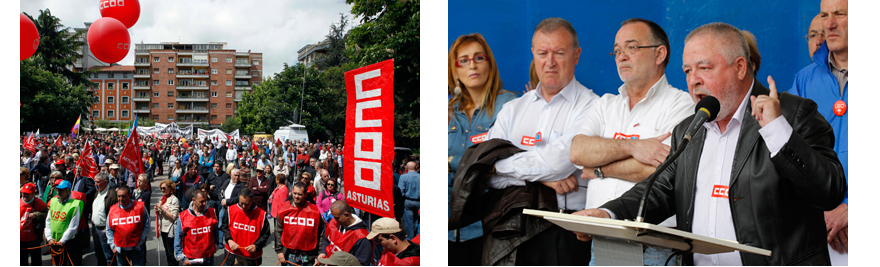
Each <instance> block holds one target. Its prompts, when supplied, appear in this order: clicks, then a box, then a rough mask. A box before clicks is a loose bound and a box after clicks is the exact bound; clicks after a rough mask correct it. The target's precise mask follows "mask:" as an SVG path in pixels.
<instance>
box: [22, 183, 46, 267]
mask: <svg viewBox="0 0 880 267" xmlns="http://www.w3.org/2000/svg"><path fill="white" fill-rule="evenodd" d="M20 192H21V199H20V200H19V204H18V206H19V218H21V219H20V220H19V229H20V230H21V237H20V239H19V247H21V254H20V255H19V259H21V262H20V265H21V266H26V265H41V264H40V263H41V262H42V258H40V249H26V248H34V247H38V246H40V243H43V239H42V238H40V232H42V231H43V227H44V226H43V225H42V223H40V222H42V220H45V217H46V210H47V207H46V202H43V200H41V199H40V198H36V197H34V193H36V192H37V186H36V185H34V184H32V183H26V184H24V186H22V187H21V190H20ZM28 257H30V259H31V260H30V262H31V263H30V264H28Z"/></svg>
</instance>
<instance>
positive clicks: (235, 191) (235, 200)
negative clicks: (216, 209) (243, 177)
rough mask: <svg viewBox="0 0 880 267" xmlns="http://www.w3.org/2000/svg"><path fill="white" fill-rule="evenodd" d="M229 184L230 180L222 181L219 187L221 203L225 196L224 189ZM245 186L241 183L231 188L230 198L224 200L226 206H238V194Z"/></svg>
mask: <svg viewBox="0 0 880 267" xmlns="http://www.w3.org/2000/svg"><path fill="white" fill-rule="evenodd" d="M231 182H232V179H227V180H226V181H223V185H221V186H220V201H223V199H224V197H225V196H226V187H227V186H229V183H231ZM245 186H247V184H245V183H243V182H241V181H239V182H238V183H237V184H235V185H234V186H232V196H230V197H229V198H226V206H232V205H235V204H238V194H239V192H241V189H242V188H244V187H245Z"/></svg>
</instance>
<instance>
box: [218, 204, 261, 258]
mask: <svg viewBox="0 0 880 267" xmlns="http://www.w3.org/2000/svg"><path fill="white" fill-rule="evenodd" d="M265 219H266V211H264V210H263V209H260V208H258V207H255V208H254V209H253V210H251V211H247V212H245V211H244V210H242V209H241V207H240V206H239V205H232V206H229V222H227V223H229V235H230V236H231V238H232V241H235V243H237V244H238V249H236V250H231V249H229V244H225V245H224V246H225V248H226V251H229V252H232V254H235V255H239V256H243V257H246V258H248V259H257V258H259V257H260V256H262V255H263V250H262V249H260V248H257V250H256V251H254V252H253V253H250V252H247V250H245V249H244V247H247V246H250V245H252V244H254V242H255V241H257V239H258V238H259V237H260V231H262V230H263V220H265Z"/></svg>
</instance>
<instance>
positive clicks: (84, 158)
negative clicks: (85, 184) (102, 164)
mask: <svg viewBox="0 0 880 267" xmlns="http://www.w3.org/2000/svg"><path fill="white" fill-rule="evenodd" d="M96 174H98V164H97V163H95V156H94V155H93V154H92V147H91V143H89V142H86V147H85V148H84V149H83V152H82V154H80V156H79V161H77V162H76V175H77V176H83V177H90V178H95V175H96Z"/></svg>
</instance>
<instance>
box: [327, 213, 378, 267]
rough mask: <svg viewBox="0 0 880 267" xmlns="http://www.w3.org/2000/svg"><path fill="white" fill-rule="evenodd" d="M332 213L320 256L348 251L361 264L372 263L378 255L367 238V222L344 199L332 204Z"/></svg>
mask: <svg viewBox="0 0 880 267" xmlns="http://www.w3.org/2000/svg"><path fill="white" fill-rule="evenodd" d="M330 214H332V215H333V219H332V220H330V222H329V223H327V229H326V230H325V231H324V233H325V234H324V237H323V238H322V239H323V240H322V243H321V246H322V249H321V251H323V252H322V253H321V254H318V258H319V259H320V258H326V257H327V256H333V253H334V252H336V251H346V252H348V253H351V255H354V256H355V257H356V258H357V259H358V261H360V263H361V265H365V266H366V265H371V264H370V263H371V261H372V259H373V257H374V256H376V255H374V254H375V253H374V252H373V251H372V250H373V243H372V242H371V241H370V240H369V239H367V234H369V232H367V224H366V223H365V222H364V221H363V220H361V218H360V217H358V216H357V215H356V214H354V209H352V208H351V206H349V205H348V203H345V201H343V200H337V201H336V202H333V204H332V205H330Z"/></svg>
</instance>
